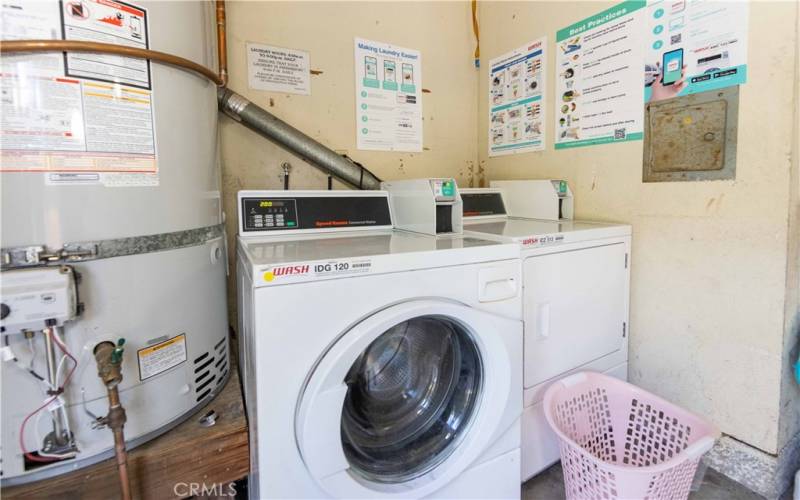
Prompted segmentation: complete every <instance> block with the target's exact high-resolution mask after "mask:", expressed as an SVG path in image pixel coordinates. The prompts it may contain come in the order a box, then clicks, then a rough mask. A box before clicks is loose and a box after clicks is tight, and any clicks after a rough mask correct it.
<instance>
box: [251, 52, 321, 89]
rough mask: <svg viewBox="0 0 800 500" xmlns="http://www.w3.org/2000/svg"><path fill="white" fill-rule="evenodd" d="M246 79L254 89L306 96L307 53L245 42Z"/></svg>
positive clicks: (309, 75) (309, 76)
mask: <svg viewBox="0 0 800 500" xmlns="http://www.w3.org/2000/svg"><path fill="white" fill-rule="evenodd" d="M247 81H248V84H249V86H250V88H251V89H254V90H268V91H272V92H285V93H288V94H302V95H310V94H311V68H310V63H309V56H308V52H304V51H302V50H295V49H285V48H283V47H273V46H271V45H262V44H259V43H248V44H247Z"/></svg>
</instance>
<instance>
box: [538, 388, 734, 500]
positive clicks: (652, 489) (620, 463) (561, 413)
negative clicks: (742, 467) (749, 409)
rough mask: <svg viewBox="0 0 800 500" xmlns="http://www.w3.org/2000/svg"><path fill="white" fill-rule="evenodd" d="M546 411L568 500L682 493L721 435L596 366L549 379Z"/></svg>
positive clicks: (684, 494)
mask: <svg viewBox="0 0 800 500" xmlns="http://www.w3.org/2000/svg"><path fill="white" fill-rule="evenodd" d="M544 414H545V417H546V418H547V422H548V424H550V427H551V428H552V429H553V431H555V433H556V434H557V435H558V441H559V446H560V448H561V467H562V468H563V469H564V484H565V487H566V493H567V498H568V499H581V500H599V499H634V498H635V499H640V498H643V499H670V500H673V499H685V498H687V497H688V496H689V488H690V487H691V485H692V479H693V477H694V474H695V470H696V469H697V464H698V462H699V461H700V457H702V456H703V454H704V453H705V452H707V451H708V450H710V449H711V447H712V446H713V445H714V441H716V439H717V438H718V437H719V430H717V428H716V427H714V425H712V424H711V423H709V422H707V421H706V420H704V419H702V418H700V417H698V416H696V415H694V414H692V413H689V412H688V411H686V410H683V409H681V408H679V407H677V406H675V405H674V404H672V403H670V402H668V401H665V400H663V399H661V398H659V397H658V396H654V395H653V394H650V393H649V392H647V391H644V390H642V389H640V388H638V387H636V386H634V385H631V384H628V383H626V382H623V381H621V380H618V379H616V378H612V377H608V376H606V375H601V374H599V373H594V372H580V373H576V374H574V375H571V376H569V377H566V378H564V379H562V380H559V381H558V382H555V383H553V384H552V385H551V386H550V387H549V388H548V389H547V392H545V395H544Z"/></svg>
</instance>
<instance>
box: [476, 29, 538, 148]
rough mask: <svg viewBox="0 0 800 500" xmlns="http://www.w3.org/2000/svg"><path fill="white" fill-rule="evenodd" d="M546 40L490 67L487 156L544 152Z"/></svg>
mask: <svg viewBox="0 0 800 500" xmlns="http://www.w3.org/2000/svg"><path fill="white" fill-rule="evenodd" d="M546 50H547V39H546V38H540V39H538V40H534V41H532V42H529V43H526V44H525V45H523V46H522V47H519V48H517V49H516V50H513V51H511V52H508V53H506V54H503V55H501V56H499V57H496V58H494V59H492V60H491V61H490V63H489V156H500V155H506V154H514V153H526V152H529V151H541V150H543V149H544V116H545V114H544V99H543V98H542V97H543V96H544V86H545V81H546V78H545V62H546V61H547V58H546V56H547V54H546Z"/></svg>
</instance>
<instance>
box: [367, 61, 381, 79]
mask: <svg viewBox="0 0 800 500" xmlns="http://www.w3.org/2000/svg"><path fill="white" fill-rule="evenodd" d="M364 76H365V77H366V78H369V79H370V80H377V79H378V60H377V59H376V58H374V57H372V56H364Z"/></svg>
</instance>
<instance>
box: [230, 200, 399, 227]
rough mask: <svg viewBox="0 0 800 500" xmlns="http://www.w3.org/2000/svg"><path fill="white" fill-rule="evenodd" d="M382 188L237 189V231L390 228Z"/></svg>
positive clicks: (389, 216)
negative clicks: (334, 189)
mask: <svg viewBox="0 0 800 500" xmlns="http://www.w3.org/2000/svg"><path fill="white" fill-rule="evenodd" d="M391 227H392V219H391V215H390V211H389V200H388V195H387V194H386V193H385V192H382V191H371V192H366V191H355V192H354V191H240V192H239V234H241V235H259V234H274V233H276V232H285V231H310V230H313V231H330V230H353V229H363V228H391Z"/></svg>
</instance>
